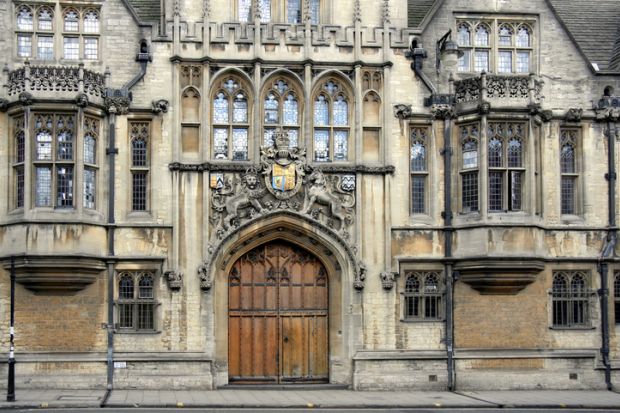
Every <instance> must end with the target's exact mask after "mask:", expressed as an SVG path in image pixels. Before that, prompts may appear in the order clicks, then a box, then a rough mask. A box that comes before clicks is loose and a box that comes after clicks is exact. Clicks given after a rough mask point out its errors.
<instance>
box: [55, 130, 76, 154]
mask: <svg viewBox="0 0 620 413" xmlns="http://www.w3.org/2000/svg"><path fill="white" fill-rule="evenodd" d="M57 142H58V145H57V148H56V157H57V159H58V160H61V161H69V160H71V159H73V134H72V133H71V132H69V131H61V132H60V133H58V137H57Z"/></svg>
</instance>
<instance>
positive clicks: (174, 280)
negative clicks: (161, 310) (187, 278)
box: [164, 271, 183, 291]
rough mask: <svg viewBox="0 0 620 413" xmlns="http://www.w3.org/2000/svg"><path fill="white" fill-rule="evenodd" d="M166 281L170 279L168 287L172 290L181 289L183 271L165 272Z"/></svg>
mask: <svg viewBox="0 0 620 413" xmlns="http://www.w3.org/2000/svg"><path fill="white" fill-rule="evenodd" d="M164 275H165V276H166V281H168V288H170V289H171V290H172V291H179V290H180V289H181V287H182V286H183V273H181V272H178V271H166V272H164Z"/></svg>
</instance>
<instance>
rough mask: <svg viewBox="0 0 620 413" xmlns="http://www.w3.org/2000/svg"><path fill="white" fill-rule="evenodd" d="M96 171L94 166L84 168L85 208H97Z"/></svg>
mask: <svg viewBox="0 0 620 413" xmlns="http://www.w3.org/2000/svg"><path fill="white" fill-rule="evenodd" d="M95 176H96V172H95V170H94V169H93V168H84V193H83V205H84V208H90V209H94V208H95V197H96V193H97V181H96V179H95Z"/></svg>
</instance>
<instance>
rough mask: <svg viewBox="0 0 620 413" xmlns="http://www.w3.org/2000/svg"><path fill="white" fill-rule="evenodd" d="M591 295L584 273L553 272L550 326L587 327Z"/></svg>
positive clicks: (587, 278) (588, 324) (586, 275)
mask: <svg viewBox="0 0 620 413" xmlns="http://www.w3.org/2000/svg"><path fill="white" fill-rule="evenodd" d="M592 295H593V291H592V290H591V289H590V288H589V277H588V274H587V273H586V272H585V271H555V272H554V273H553V283H552V287H551V305H552V321H551V323H552V326H553V327H555V328H580V327H581V328H584V327H589V326H590V299H591V297H592Z"/></svg>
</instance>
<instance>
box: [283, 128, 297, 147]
mask: <svg viewBox="0 0 620 413" xmlns="http://www.w3.org/2000/svg"><path fill="white" fill-rule="evenodd" d="M286 131H287V132H288V139H289V141H288V147H289V148H291V149H293V148H297V147H298V146H299V131H298V130H297V129H287V130H286Z"/></svg>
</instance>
